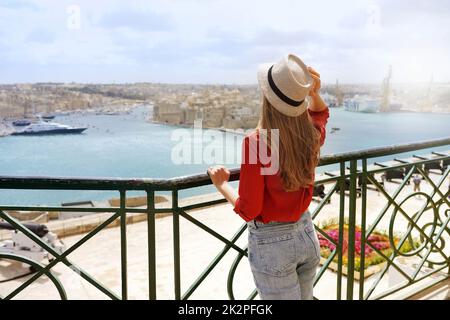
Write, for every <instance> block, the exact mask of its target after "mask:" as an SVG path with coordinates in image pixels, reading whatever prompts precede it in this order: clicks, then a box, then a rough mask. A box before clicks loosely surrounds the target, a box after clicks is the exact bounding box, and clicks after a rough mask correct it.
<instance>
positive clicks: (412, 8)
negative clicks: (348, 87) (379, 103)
mask: <svg viewBox="0 0 450 320" xmlns="http://www.w3.org/2000/svg"><path fill="white" fill-rule="evenodd" d="M69 5H77V6H79V8H80V14H81V25H80V29H79V30H71V29H68V28H67V19H68V14H67V12H66V9H67V7H68V6H69ZM449 7H450V6H449V5H448V4H447V2H446V1H444V0H442V1H428V2H423V1H401V0H399V1H388V0H379V1H371V0H362V1H357V2H355V1H350V0H344V1H331V0H329V1H315V2H304V1H295V0H284V1H281V0H280V1H277V2H274V1H255V0H252V1H237V0H228V1H225V0H197V1H195V0H172V1H164V0H151V1H148V0H146V1H144V0H142V1H118V0H116V1H109V0H108V1H107V0H99V1H95V2H94V1H87V0H82V1H81V0H79V1H66V0H64V1H57V0H53V1H52V0H39V1H38V0H34V1H20V2H12V1H5V0H0V33H2V34H3V36H2V37H0V49H2V50H0V70H1V69H3V72H1V73H0V82H22V81H72V80H74V81H99V82H110V81H112V80H115V81H118V82H132V81H165V82H195V83H201V82H213V83H218V82H226V83H255V82H256V80H255V70H256V69H255V68H256V66H257V65H258V64H259V63H262V62H267V61H273V60H277V59H279V57H280V56H281V55H283V54H284V53H286V52H294V53H297V54H299V55H300V56H302V57H303V58H304V60H305V61H306V62H307V63H309V64H313V65H314V66H316V67H317V68H318V69H320V71H321V74H322V75H323V77H324V80H325V81H328V82H334V81H335V79H336V78H339V79H340V80H341V81H342V82H379V81H381V79H382V78H383V75H384V73H385V72H386V70H387V68H388V66H389V65H393V68H394V80H396V81H402V82H403V81H420V80H423V78H425V79H428V78H429V74H431V73H433V74H434V78H435V79H436V80H438V81H439V80H441V81H448V80H450V68H448V62H447V56H448V55H449V53H450V41H448V40H449V38H450V32H449V30H450V28H449V26H450V23H449V21H450V8H449ZM38 70H39V72H38ZM89 70H95V72H89ZM424 74H425V75H424ZM31 75H33V77H32V76H31ZM36 77H37V78H36ZM111 77H114V79H111Z"/></svg>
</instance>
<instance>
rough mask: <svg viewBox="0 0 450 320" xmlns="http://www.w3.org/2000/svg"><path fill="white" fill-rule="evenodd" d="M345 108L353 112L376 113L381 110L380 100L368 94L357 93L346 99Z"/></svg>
mask: <svg viewBox="0 0 450 320" xmlns="http://www.w3.org/2000/svg"><path fill="white" fill-rule="evenodd" d="M344 110H346V111H352V112H364V113H375V112H378V111H379V110H380V101H379V100H378V99H373V98H370V97H368V96H359V95H355V96H354V97H353V98H352V99H346V100H345V101H344Z"/></svg>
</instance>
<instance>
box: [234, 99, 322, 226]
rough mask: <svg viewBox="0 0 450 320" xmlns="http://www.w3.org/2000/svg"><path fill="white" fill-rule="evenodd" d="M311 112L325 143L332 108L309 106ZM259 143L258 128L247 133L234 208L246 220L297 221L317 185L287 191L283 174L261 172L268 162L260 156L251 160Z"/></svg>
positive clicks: (243, 144)
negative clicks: (282, 182) (282, 177)
mask: <svg viewBox="0 0 450 320" xmlns="http://www.w3.org/2000/svg"><path fill="white" fill-rule="evenodd" d="M308 112H309V115H310V117H311V120H312V122H313V124H314V126H315V127H316V128H317V129H318V130H319V131H320V134H321V145H323V143H324V141H325V125H326V123H327V121H328V117H329V111H328V108H326V109H325V110H323V111H319V112H316V111H311V110H309V109H308ZM251 140H253V141H251ZM258 143H259V135H258V133H256V132H253V133H251V134H249V135H247V136H246V137H245V138H244V141H243V143H242V155H243V158H242V163H241V173H240V180H239V198H238V199H237V200H236V204H235V207H234V211H235V212H236V213H237V214H239V215H240V216H241V217H242V218H243V219H244V220H245V221H250V220H253V219H255V220H257V221H261V222H263V223H268V222H270V221H277V222H295V221H297V220H298V219H300V216H301V214H302V213H303V212H305V211H306V210H307V209H308V207H309V204H310V203H311V199H312V195H313V186H310V187H307V188H300V189H299V190H298V191H293V192H287V191H285V190H284V189H283V186H282V184H281V178H280V176H279V174H275V175H261V168H262V167H264V165H263V164H261V162H260V160H259V157H256V158H257V159H256V160H257V161H249V160H251V158H249V154H251V153H252V152H257V150H254V147H255V146H258ZM250 148H252V150H250ZM254 154H257V153H254ZM255 162H256V163H255Z"/></svg>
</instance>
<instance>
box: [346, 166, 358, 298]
mask: <svg viewBox="0 0 450 320" xmlns="http://www.w3.org/2000/svg"><path fill="white" fill-rule="evenodd" d="M356 186H357V160H351V161H350V199H349V212H348V238H347V239H348V241H347V250H348V251H347V253H348V260H347V300H353V285H354V279H355V274H354V272H355V228H356V198H357V190H356Z"/></svg>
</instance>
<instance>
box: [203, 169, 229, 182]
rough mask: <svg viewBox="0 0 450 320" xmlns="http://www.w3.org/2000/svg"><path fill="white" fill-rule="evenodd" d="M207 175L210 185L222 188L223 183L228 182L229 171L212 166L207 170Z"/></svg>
mask: <svg viewBox="0 0 450 320" xmlns="http://www.w3.org/2000/svg"><path fill="white" fill-rule="evenodd" d="M208 174H209V177H210V178H211V181H212V183H213V184H214V185H215V186H216V187H220V186H222V185H223V184H224V183H225V182H228V180H230V170H228V169H227V168H225V167H224V166H213V167H209V168H208Z"/></svg>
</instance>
